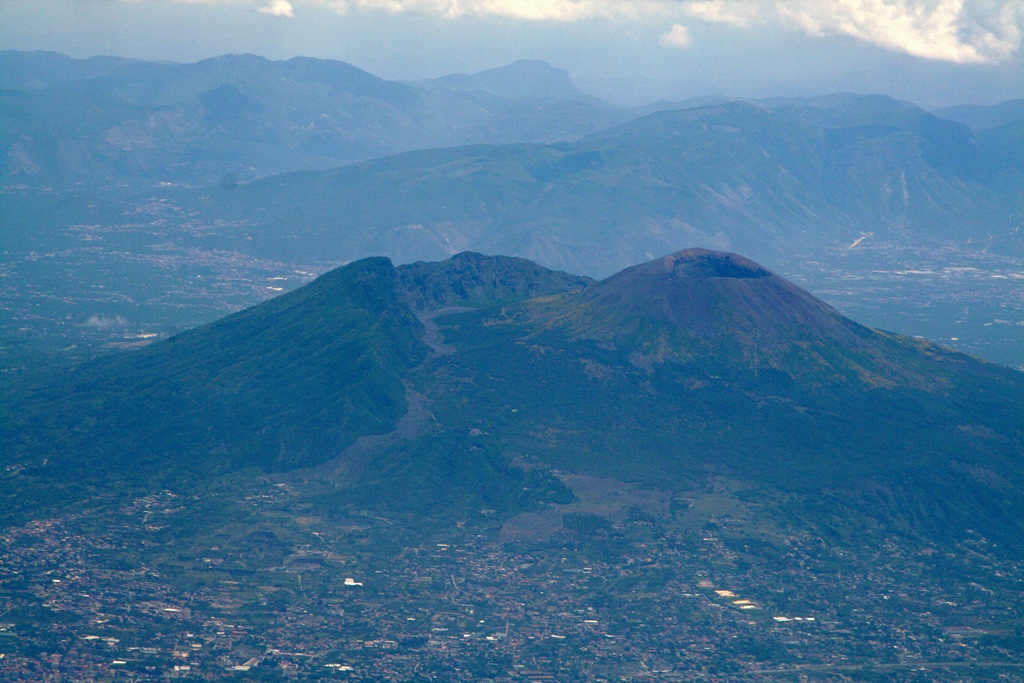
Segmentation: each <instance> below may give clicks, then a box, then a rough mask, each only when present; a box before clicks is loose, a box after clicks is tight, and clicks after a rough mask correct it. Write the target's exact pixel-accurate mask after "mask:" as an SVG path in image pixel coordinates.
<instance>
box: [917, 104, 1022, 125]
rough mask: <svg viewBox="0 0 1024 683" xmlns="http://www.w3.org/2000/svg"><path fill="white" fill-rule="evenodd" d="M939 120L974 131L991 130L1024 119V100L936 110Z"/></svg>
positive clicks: (964, 105)
mask: <svg viewBox="0 0 1024 683" xmlns="http://www.w3.org/2000/svg"><path fill="white" fill-rule="evenodd" d="M932 113H933V114H935V115H936V116H938V117H939V118H943V119H948V120H950V121H956V122H957V123H962V124H964V125H965V126H970V127H971V128H973V129H974V130H991V129H992V128H999V127H1000V126H1005V125H1006V124H1008V123H1013V122H1015V121H1020V120H1021V119H1024V99H1017V100H1007V101H1006V102H1000V103H998V104H988V105H985V104H963V105H960V106H958V107H947V108H945V109H936V110H935V111H934V112H932Z"/></svg>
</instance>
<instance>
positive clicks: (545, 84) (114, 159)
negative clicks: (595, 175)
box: [0, 51, 632, 184]
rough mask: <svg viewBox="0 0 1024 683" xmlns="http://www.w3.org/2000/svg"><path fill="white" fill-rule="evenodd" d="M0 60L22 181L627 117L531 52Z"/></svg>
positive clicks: (573, 129) (575, 126)
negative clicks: (487, 68)
mask: <svg viewBox="0 0 1024 683" xmlns="http://www.w3.org/2000/svg"><path fill="white" fill-rule="evenodd" d="M0 65H3V66H4V67H6V68H5V69H4V81H3V82H4V84H5V89H4V90H3V91H0V117H2V121H3V126H2V130H3V133H2V134H0V159H2V165H0V168H2V169H3V173H4V175H5V176H6V177H8V178H9V179H16V180H19V181H20V182H31V183H57V184H70V183H73V182H86V183H95V182H98V181H99V182H102V181H118V182H122V183H123V182H133V183H139V182H143V183H147V184H153V183H155V182H157V181H165V182H172V181H173V182H186V183H195V182H203V183H210V182H216V181H217V180H218V179H220V178H221V177H222V176H224V175H225V174H228V178H229V179H230V180H231V181H232V182H235V181H237V179H238V178H241V179H249V178H252V177H255V176H260V175H267V174H270V173H276V172H281V171H288V170H297V169H308V168H329V167H331V166H337V165H340V164H342V163H345V162H349V161H355V160H361V159H368V158H372V157H377V156H382V155H385V154H392V153H395V152H400V151H403V150H409V149H422V148H428V147H439V146H446V145H453V144H466V143H473V142H488V143H505V142H521V141H530V142H532V141H539V142H550V141H557V140H564V139H573V138H575V137H580V136H582V135H585V134H587V133H590V132H593V131H594V130H596V129H598V128H601V127H605V126H608V125H612V124H614V123H619V122H621V121H624V120H627V119H628V118H631V117H632V114H631V113H630V112H628V111H625V110H619V109H615V108H613V107H610V106H609V105H606V104H604V103H603V102H601V101H600V100H597V99H596V98H592V97H587V96H584V95H583V94H582V93H579V92H578V91H576V90H575V89H574V88H573V86H572V85H571V83H570V82H569V81H568V77H567V76H566V75H565V72H563V71H560V70H556V69H553V68H551V67H550V66H548V65H546V64H544V63H542V62H524V63H516V64H513V65H510V66H509V67H505V68H502V69H495V70H493V71H491V72H485V73H483V74H478V75H476V76H472V77H470V76H466V77H465V78H464V79H462V78H461V77H452V78H451V79H449V80H450V81H451V83H450V84H449V85H448V86H444V87H442V86H430V85H429V84H427V85H425V86H423V87H420V86H415V85H409V84H403V83H398V82H394V81H387V80H384V79H381V78H378V77H376V76H373V75H372V74H369V73H367V72H365V71H363V70H361V69H359V68H357V67H355V66H352V65H351V64H346V63H345V62H338V61H330V60H318V59H311V58H306V57H296V58H293V59H289V60H286V61H271V60H267V59H264V58H262V57H257V56H254V55H224V56H221V57H215V58H211V59H205V60H202V61H200V62H197V63H194V64H173V63H163V62H160V63H157V62H142V61H137V60H121V59H117V58H93V59H90V60H73V59H70V58H68V57H64V56H62V55H56V54H53V53H23V52H14V51H6V52H3V53H2V54H0ZM465 79H469V80H468V81H467V82H466V83H463V82H462V81H463V80H465ZM443 80H444V79H442V81H443ZM439 82H440V81H439ZM444 82H445V83H448V81H444ZM460 83H461V84H462V85H458V84H460Z"/></svg>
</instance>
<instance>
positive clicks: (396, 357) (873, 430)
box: [0, 249, 1024, 547]
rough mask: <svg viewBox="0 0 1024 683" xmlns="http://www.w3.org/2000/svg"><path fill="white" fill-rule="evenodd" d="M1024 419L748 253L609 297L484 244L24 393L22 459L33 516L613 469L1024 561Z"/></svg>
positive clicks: (515, 485) (493, 499) (626, 276)
mask: <svg viewBox="0 0 1024 683" xmlns="http://www.w3.org/2000/svg"><path fill="white" fill-rule="evenodd" d="M1022 406H1024V379H1022V377H1021V375H1020V374H1019V373H1016V372H1014V371H1012V370H1009V369H1007V368H1002V367H999V366H996V365H993V364H990V363H985V362H982V361H980V360H977V359H975V358H972V357H969V356H966V355H963V354H959V353H955V352H953V351H950V350H948V349H944V348H942V347H939V346H935V345H932V344H928V343H925V342H922V341H919V340H913V339H907V338H903V337H900V336H897V335H893V334H888V333H884V332H880V331H875V330H870V329H868V328H865V327H863V326H860V325H858V324H856V323H854V322H853V321H851V320H848V319H846V318H844V317H843V316H841V315H840V314H838V313H837V312H836V311H835V310H833V309H832V308H831V307H829V306H828V305H827V304H825V303H823V302H821V301H819V300H817V299H815V298H814V297H812V296H811V295H810V294H808V293H807V292H805V291H803V290H802V289H800V288H799V287H797V286H795V285H794V284H792V283H790V282H788V281H786V280H785V279H784V278H782V277H780V276H778V275H776V274H774V273H772V272H770V271H769V270H767V269H766V268H764V267H762V266H760V265H758V264H756V263H754V262H752V261H750V260H748V259H746V258H744V257H742V256H738V255H735V254H728V253H722V252H714V251H708V250H703V249H691V250H685V251H681V252H678V253H675V254H672V255H670V256H666V257H663V258H660V259H656V260H653V261H651V262H649V263H645V264H641V265H638V266H635V267H632V268H629V269H626V270H624V271H622V272H620V273H618V274H616V275H613V276H611V277H609V278H607V279H605V280H602V281H600V282H593V281H591V280H589V279H587V278H581V277H576V276H572V275H569V274H566V273H558V272H553V271H549V270H547V269H544V268H542V267H540V266H537V265H536V264H534V263H531V262H529V261H525V260H523V259H513V258H506V257H500V256H483V255H480V254H472V253H465V254H459V255H457V256H455V257H453V258H452V259H450V260H448V261H444V262H441V263H415V264H410V265H405V266H399V267H397V268H396V267H394V266H393V265H392V264H391V263H390V262H389V261H387V260H386V259H382V258H372V259H365V260H362V261H358V262H355V263H352V264H350V265H348V266H345V267H343V268H340V269H338V270H336V271H332V272H330V273H328V274H326V275H324V276H322V277H321V278H320V279H318V280H316V281H315V282H313V283H311V284H310V285H307V286H306V287H303V288H301V289H299V290H296V291H294V292H291V293H289V294H286V295H283V296H281V297H279V298H277V299H274V300H272V301H269V302H266V303H264V304H261V305H259V306H256V307H254V308H251V309H248V310H246V311H242V312H241V313H238V314H235V315H233V316H230V317H228V318H225V319H224V320H221V321H218V322H215V323H213V324H211V325H208V326H204V327H202V328H198V329H196V330H193V331H190V332H187V333H184V334H182V335H179V336H178V337H175V338H172V339H170V340H167V341H165V342H159V343H156V344H153V345H152V346H150V347H148V348H146V349H144V350H141V351H138V352H134V353H126V354H121V355H117V356H111V357H108V358H104V359H101V360H99V361H96V362H93V363H90V364H87V365H83V366H81V367H78V368H76V369H75V370H74V371H73V372H70V373H63V374H55V375H54V374H51V375H48V376H45V377H42V378H35V379H32V380H26V381H25V382H24V383H23V384H22V385H21V386H20V387H18V388H17V389H16V390H15V391H14V392H12V394H11V395H10V396H8V397H7V404H6V407H5V408H6V409H5V411H4V412H5V416H6V417H5V421H4V423H3V430H2V433H0V439H2V443H0V452H3V453H4V456H3V457H4V461H3V462H2V463H0V464H3V465H5V466H6V467H7V468H8V471H9V472H14V473H15V474H14V475H12V476H10V477H8V478H7V479H5V480H4V484H5V486H6V489H5V490H6V494H5V495H6V496H7V498H6V500H7V503H6V504H5V509H6V510H8V511H9V512H11V514H13V511H20V512H21V513H24V514H30V513H32V511H33V509H34V508H33V505H38V504H39V503H38V501H42V500H48V501H50V504H54V503H53V502H52V501H54V499H55V495H56V494H54V491H59V492H61V493H60V495H59V496H56V497H57V498H58V499H59V500H61V501H63V500H72V499H73V498H74V497H75V496H76V495H79V494H81V495H85V494H82V493H81V491H83V490H85V489H83V488H82V487H91V488H88V490H90V491H95V490H97V487H99V488H100V489H107V490H110V489H112V488H113V489H115V490H121V489H122V488H123V489H125V490H129V489H130V490H140V489H141V490H146V489H147V488H152V487H153V486H156V485H162V486H169V485H173V486H176V487H179V488H181V489H183V490H189V489H190V487H195V486H198V485H200V484H201V483H202V482H203V481H204V480H206V479H208V478H210V477H214V476H229V475H231V474H232V473H241V472H249V473H253V474H260V475H261V476H262V475H273V476H290V477H292V480H291V481H293V482H299V481H309V480H319V481H320V484H318V485H321V486H322V485H326V486H328V487H329V488H331V490H334V491H336V494H335V495H334V497H329V499H330V500H331V501H333V502H332V503H331V504H332V505H338V506H344V505H354V504H359V505H364V506H367V505H369V506H378V507H382V508H402V509H407V508H409V507H410V506H412V507H415V508H416V509H418V510H420V511H421V513H422V514H423V515H424V516H426V517H429V516H430V515H434V514H441V515H449V516H450V515H451V514H452V510H453V509H461V508H460V506H463V507H466V506H468V508H473V507H476V508H477V509H479V508H480V507H486V508H491V509H495V510H499V511H500V512H499V514H506V515H514V514H516V513H517V512H521V511H522V510H525V509H531V506H534V507H535V506H537V505H544V504H550V502H551V501H552V500H555V499H558V498H559V496H562V497H564V496H565V495H566V491H565V489H564V487H562V488H560V485H559V484H558V482H557V479H558V478H559V477H564V476H597V477H605V478H612V479H615V480H618V481H628V482H633V483H635V484H636V485H642V486H646V487H650V488H653V489H658V490H663V491H681V490H689V489H692V488H693V487H699V486H702V485H706V484H707V482H711V481H718V482H722V481H728V482H732V484H730V485H732V486H738V487H741V488H743V487H745V488H747V489H749V490H752V491H761V492H769V493H764V495H766V496H768V498H767V499H771V500H782V499H785V500H804V501H807V500H822V496H825V497H826V498H827V499H828V500H830V501H832V502H831V503H830V505H829V509H830V510H831V512H829V513H828V514H835V515H839V516H840V518H841V519H842V520H845V521H844V522H843V525H844V526H845V527H851V526H852V528H856V527H858V526H864V525H874V526H877V525H888V526H887V528H893V529H899V530H901V532H905V533H913V534H920V535H925V536H928V537H933V538H939V537H946V536H949V535H951V534H952V535H956V534H958V533H962V532H964V531H965V530H966V529H968V528H972V529H979V528H980V529H985V530H986V533H990V534H991V536H992V537H998V538H1000V539H1002V540H1003V541H1004V542H1006V543H1007V546H1008V547H1015V546H1016V545H1024V527H1022V525H1021V520H1024V514H1022V513H1024V417H1022V415H1021V410H1022ZM325 478H326V479H327V482H326V483H324V481H323V480H324V479H325ZM119 487H120V488H119ZM46 491H48V492H49V493H46V494H45V495H44V494H43V493H42V492H46ZM76 492H78V493H76ZM773 496H774V497H773ZM767 499H766V500H767ZM324 500H327V499H324ZM545 501H547V503H545ZM321 502H322V501H321ZM468 508H467V509H468ZM787 509H789V508H787ZM786 514H789V513H786ZM851 520H852V521H851Z"/></svg>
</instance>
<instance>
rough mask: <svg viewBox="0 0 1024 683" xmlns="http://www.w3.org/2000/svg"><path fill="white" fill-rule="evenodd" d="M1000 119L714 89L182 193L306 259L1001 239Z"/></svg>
mask: <svg viewBox="0 0 1024 683" xmlns="http://www.w3.org/2000/svg"><path fill="white" fill-rule="evenodd" d="M1015 125H1016V124H1009V125H1008V126H1006V127H1004V128H1000V129H997V130H994V131H988V132H984V133H979V132H972V131H971V130H970V129H969V128H967V127H966V126H963V125H962V124H957V123H953V122H950V121H944V120H942V119H939V118H936V117H935V116H933V115H931V114H928V113H926V112H924V111H923V110H921V109H919V108H917V107H915V106H913V105H909V104H906V103H901V102H896V101H894V100H891V99H888V98H884V97H863V96H832V97H823V98H818V99H814V100H782V101H769V102H764V103H743V102H732V103H726V104H722V105H716V106H709V107H701V108H695V109H684V110H678V111H664V112H659V113H655V114H651V115H649V116H646V117H644V118H642V119H638V120H635V121H631V122H629V123H626V124H622V125H620V126H618V127H615V128H611V129H608V130H606V131H601V132H598V133H595V134H594V135H591V136H589V137H586V138H583V139H581V140H579V141H577V142H572V143H560V144H554V145H512V146H475V147H457V148H452V149H440V150H429V151H422V152H410V153H406V154H401V155H397V156H392V157H388V158H385V159H380V160H376V161H370V162H365V163H361V164H356V165H352V166H347V167H345V168H341V169H337V170H333V171H327V172H316V173H314V172H309V173H294V174H283V175H280V176H276V177H273V178H268V179H265V180H262V181H258V182H254V183H252V184H249V185H246V186H243V187H239V188H237V190H235V191H232V192H224V191H221V192H213V193H210V192H204V193H203V195H204V196H205V197H206V199H205V201H203V202H200V203H196V204H193V203H192V202H189V204H188V205H189V206H190V207H193V208H194V209H195V210H198V211H202V212H203V213H204V214H205V215H209V216H215V217H218V218H221V219H222V220H229V221H243V220H244V221H245V222H246V225H247V230H246V232H245V241H244V242H242V241H240V240H239V241H238V242H237V243H236V244H237V248H238V249H240V250H242V251H244V252H246V253H251V254H260V255H269V254H274V255H276V257H278V258H280V257H281V255H285V254H286V255H289V256H290V257H291V258H295V259H298V260H306V261H310V260H320V259H330V258H338V257H342V256H344V257H345V258H353V257H360V256H368V255H371V254H386V255H388V256H391V257H392V258H395V259H396V260H398V261H410V260H415V259H424V258H428V259H436V258H443V257H444V256H446V255H447V254H446V252H450V250H452V249H453V248H456V249H477V250H482V251H488V252H500V253H508V254H516V255H520V256H524V257H526V258H530V259H533V260H536V261H538V262H540V263H542V264H544V265H546V266H548V267H555V268H563V269H569V270H575V271H582V272H586V273H589V274H598V275H607V274H610V273H612V272H615V271H617V270H619V269H621V268H623V267H625V266H628V265H631V264H633V263H637V262H641V261H644V260H647V259H650V258H653V257H654V256H655V255H656V254H659V253H665V252H667V251H672V250H674V249H676V248H678V245H680V244H695V243H696V244H700V245H702V246H708V247H712V248H723V247H727V248H730V249H734V250H737V251H741V252H743V253H749V254H751V255H754V256H755V257H757V258H759V259H769V260H772V261H776V262H777V261H781V260H784V259H785V258H787V257H792V255H793V254H804V253H813V254H818V255H819V257H820V254H821V251H822V250H823V249H825V248H829V247H840V246H842V247H844V248H845V247H847V246H848V245H850V244H852V243H854V242H855V241H856V240H857V239H858V238H859V237H862V236H867V237H868V241H867V242H866V243H865V246H874V245H875V244H878V243H883V244H892V245H909V244H914V245H926V244H929V245H938V244H947V245H951V246H954V245H955V246H957V247H959V248H966V247H967V245H969V244H971V243H972V242H977V243H980V244H983V245H984V247H985V248H987V249H988V250H989V251H990V252H992V253H1001V254H1004V255H1017V256H1019V255H1020V254H1021V253H1022V252H1021V251H1020V231H1019V230H1017V227H1018V226H1019V225H1020V223H1021V220H1022V216H1021V210H1020V206H1021V203H1020V198H1021V197H1022V196H1024V147H1022V145H1021V137H1020V135H1018V134H1016V133H1015V131H1016V128H1015V127H1014V126H1015ZM250 238H251V239H250Z"/></svg>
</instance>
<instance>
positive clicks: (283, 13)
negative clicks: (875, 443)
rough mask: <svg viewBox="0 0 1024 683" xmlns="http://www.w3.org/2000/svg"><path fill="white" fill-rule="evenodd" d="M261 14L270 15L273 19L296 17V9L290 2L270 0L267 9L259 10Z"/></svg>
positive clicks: (261, 8)
mask: <svg viewBox="0 0 1024 683" xmlns="http://www.w3.org/2000/svg"><path fill="white" fill-rule="evenodd" d="M259 13H260V14H269V15H270V16H272V17H294V16H295V8H294V7H292V3H290V2H288V0H270V4H269V5H267V6H266V7H260V8H259Z"/></svg>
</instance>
